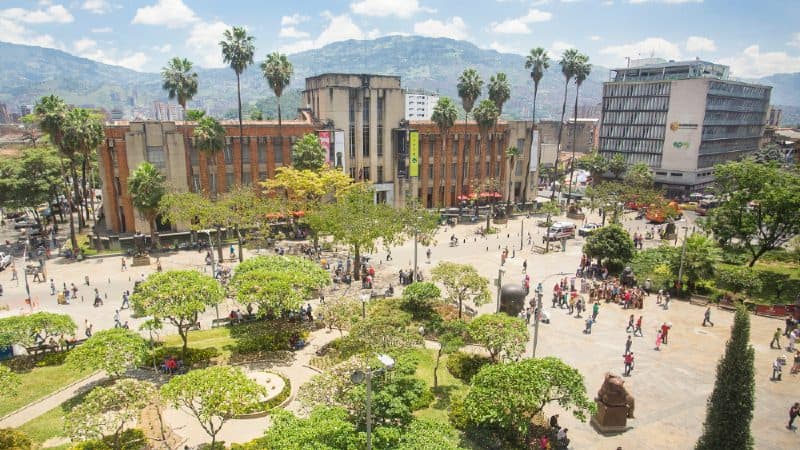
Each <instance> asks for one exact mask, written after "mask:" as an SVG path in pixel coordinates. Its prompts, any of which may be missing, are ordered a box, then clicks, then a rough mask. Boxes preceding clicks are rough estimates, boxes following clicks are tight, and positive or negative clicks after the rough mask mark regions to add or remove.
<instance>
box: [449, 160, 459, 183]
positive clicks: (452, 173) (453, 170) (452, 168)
mask: <svg viewBox="0 0 800 450" xmlns="http://www.w3.org/2000/svg"><path fill="white" fill-rule="evenodd" d="M456 170H458V169H457V168H456V163H453V164H451V165H450V179H451V180H453V183H455V182H456Z"/></svg>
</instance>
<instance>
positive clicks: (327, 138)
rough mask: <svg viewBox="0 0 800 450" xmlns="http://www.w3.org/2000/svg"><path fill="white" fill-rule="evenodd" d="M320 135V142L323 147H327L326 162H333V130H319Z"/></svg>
mask: <svg viewBox="0 0 800 450" xmlns="http://www.w3.org/2000/svg"><path fill="white" fill-rule="evenodd" d="M317 135H318V136H319V143H320V144H322V148H324V149H325V162H326V163H328V164H330V162H331V159H332V158H331V132H330V131H327V130H321V131H318V132H317Z"/></svg>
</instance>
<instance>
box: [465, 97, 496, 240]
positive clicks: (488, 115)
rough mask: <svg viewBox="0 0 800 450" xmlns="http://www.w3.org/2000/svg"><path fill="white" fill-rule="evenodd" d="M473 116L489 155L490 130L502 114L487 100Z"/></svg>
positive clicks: (482, 102)
mask: <svg viewBox="0 0 800 450" xmlns="http://www.w3.org/2000/svg"><path fill="white" fill-rule="evenodd" d="M472 115H473V117H475V122H477V123H478V130H479V131H478V132H479V133H480V134H481V141H483V142H486V153H489V138H488V134H489V130H490V129H492V127H494V126H495V125H496V124H497V118H498V117H500V112H499V111H498V110H497V106H495V104H494V102H493V101H491V100H489V99H485V100H483V101H481V102H480V103H479V104H478V106H476V107H475V111H474V112H473V113H472ZM467 173H469V172H467ZM486 175H487V177H486V178H487V179H489V177H490V174H486ZM500 189H502V188H500ZM500 189H498V190H500ZM492 194H494V192H492ZM493 199H494V197H492V200H493ZM493 204H494V202H493V201H492V205H493ZM493 212H494V211H492V213H493ZM491 215H492V214H489V216H491ZM489 216H487V217H486V229H487V230H488V229H489Z"/></svg>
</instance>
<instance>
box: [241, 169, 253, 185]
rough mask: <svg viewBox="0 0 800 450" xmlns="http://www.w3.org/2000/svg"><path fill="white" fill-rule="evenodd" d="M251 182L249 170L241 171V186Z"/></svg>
mask: <svg viewBox="0 0 800 450" xmlns="http://www.w3.org/2000/svg"><path fill="white" fill-rule="evenodd" d="M252 183H253V180H252V178H251V177H250V171H249V170H246V171H244V172H242V186H250V185H251V184H252Z"/></svg>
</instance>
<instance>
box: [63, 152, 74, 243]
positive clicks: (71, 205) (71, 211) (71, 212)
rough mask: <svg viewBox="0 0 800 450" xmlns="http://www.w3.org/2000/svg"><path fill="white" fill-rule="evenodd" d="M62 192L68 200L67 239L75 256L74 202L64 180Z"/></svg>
mask: <svg viewBox="0 0 800 450" xmlns="http://www.w3.org/2000/svg"><path fill="white" fill-rule="evenodd" d="M69 161H70V166H73V168H74V164H72V159H71V158H70V160H69ZM61 174H62V176H63V174H64V163H63V162H62V163H61ZM64 184H65V186H64V193H65V194H66V198H67V199H68V200H69V201H68V202H67V204H68V205H69V240H70V243H71V244H72V253H73V257H75V252H76V251H77V250H78V238H77V237H76V236H75V214H74V212H75V202H74V201H73V199H72V194H71V193H70V192H69V187H68V186H66V182H65V183H64Z"/></svg>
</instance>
